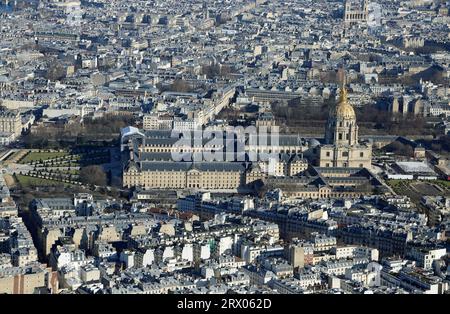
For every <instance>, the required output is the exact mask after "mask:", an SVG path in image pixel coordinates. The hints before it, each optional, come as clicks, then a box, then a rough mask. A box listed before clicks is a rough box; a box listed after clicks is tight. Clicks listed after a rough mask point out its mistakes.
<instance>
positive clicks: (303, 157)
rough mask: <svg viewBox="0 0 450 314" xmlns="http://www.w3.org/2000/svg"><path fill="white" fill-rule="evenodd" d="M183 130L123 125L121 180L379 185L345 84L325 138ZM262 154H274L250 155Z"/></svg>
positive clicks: (241, 187) (213, 185)
mask: <svg viewBox="0 0 450 314" xmlns="http://www.w3.org/2000/svg"><path fill="white" fill-rule="evenodd" d="M189 132H194V131H189ZM183 134H184V135H183ZM189 135H190V136H187V137H186V138H184V136H186V131H185V132H184V133H177V132H171V131H164V130H147V131H143V130H139V129H137V128H133V127H127V128H125V129H123V130H122V137H121V150H122V154H123V186H124V187H127V188H141V189H145V190H154V189H172V190H185V189H189V190H199V191H202V190H203V191H215V192H243V193H247V192H249V191H254V190H257V189H259V188H261V187H262V186H266V187H268V188H272V189H275V188H280V189H282V190H283V192H284V194H285V195H288V196H291V197H306V198H327V197H358V196H360V195H366V194H371V193H372V192H373V188H374V187H375V186H380V185H381V183H380V182H378V180H376V179H375V176H374V175H373V174H372V173H371V172H370V169H371V158H372V146H371V144H369V143H367V142H359V140H358V127H357V124H356V115H355V112H354V110H353V108H352V106H351V105H350V104H348V102H347V92H346V90H345V89H344V88H343V89H342V91H341V96H340V99H339V101H338V103H337V105H336V106H334V107H333V108H331V110H330V116H329V120H328V124H327V131H326V136H325V139H319V140H317V139H305V138H300V137H299V136H297V135H286V134H271V133H269V134H268V137H264V136H262V135H255V134H250V135H248V134H247V135H245V136H241V137H237V136H235V135H233V136H230V134H229V133H228V134H227V133H226V132H224V134H220V136H221V137H220V136H219V137H214V139H215V140H217V141H215V142H212V141H211V139H200V140H194V139H193V138H194V137H195V136H196V135H195V134H193V133H190V134H189ZM227 135H228V136H227ZM272 135H273V136H272ZM255 137H256V138H255ZM180 143H182V144H181V145H180ZM239 147H240V149H237V148H239ZM211 150H213V152H218V153H225V152H232V153H231V155H230V153H228V155H225V156H224V157H223V159H220V158H219V159H218V161H205V158H203V157H204V153H205V152H210V151H211ZM235 151H238V152H237V153H236V152H235ZM264 155H266V157H267V155H268V156H270V157H271V158H272V161H271V162H269V160H268V159H267V158H266V159H263V158H255V156H259V157H262V156H264ZM174 156H175V157H176V158H174ZM225 158H226V159H225Z"/></svg>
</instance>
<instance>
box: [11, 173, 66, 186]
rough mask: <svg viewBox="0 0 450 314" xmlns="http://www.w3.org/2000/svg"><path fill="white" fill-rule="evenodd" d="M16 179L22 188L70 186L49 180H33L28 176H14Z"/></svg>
mask: <svg viewBox="0 0 450 314" xmlns="http://www.w3.org/2000/svg"><path fill="white" fill-rule="evenodd" d="M15 177H16V179H17V181H19V183H20V185H21V186H22V187H30V186H60V185H62V184H65V185H71V184H69V183H64V182H61V181H57V180H49V179H42V178H34V177H30V176H24V175H21V174H16V176H15Z"/></svg>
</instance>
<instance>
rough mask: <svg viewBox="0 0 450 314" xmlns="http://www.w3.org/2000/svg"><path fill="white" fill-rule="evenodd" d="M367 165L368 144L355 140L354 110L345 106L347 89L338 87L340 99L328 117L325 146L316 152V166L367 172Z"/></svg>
mask: <svg viewBox="0 0 450 314" xmlns="http://www.w3.org/2000/svg"><path fill="white" fill-rule="evenodd" d="M371 164H372V145H371V144H370V143H368V142H360V141H359V138H358V125H357V123H356V114H355V110H354V109H353V107H352V105H350V104H349V103H348V99H347V90H346V89H345V88H342V90H341V95H340V99H339V101H338V103H337V105H336V106H334V107H333V108H331V110H330V113H329V116H328V121H327V125H326V132H325V143H324V144H323V145H321V146H320V148H319V152H318V166H319V167H323V168H330V167H336V168H367V169H371Z"/></svg>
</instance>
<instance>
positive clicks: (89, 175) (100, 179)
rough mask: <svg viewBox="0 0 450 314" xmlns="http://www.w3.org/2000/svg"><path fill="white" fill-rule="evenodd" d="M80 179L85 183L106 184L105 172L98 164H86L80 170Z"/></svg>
mask: <svg viewBox="0 0 450 314" xmlns="http://www.w3.org/2000/svg"><path fill="white" fill-rule="evenodd" d="M80 180H81V182H83V183H85V184H91V185H100V186H105V185H107V178H106V173H105V171H104V170H103V168H102V167H100V166H96V165H93V166H86V167H83V168H81V170H80Z"/></svg>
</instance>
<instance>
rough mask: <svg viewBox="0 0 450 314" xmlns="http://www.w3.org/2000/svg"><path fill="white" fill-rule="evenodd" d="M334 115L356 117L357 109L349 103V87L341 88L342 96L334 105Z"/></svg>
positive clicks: (343, 117) (341, 117)
mask: <svg viewBox="0 0 450 314" xmlns="http://www.w3.org/2000/svg"><path fill="white" fill-rule="evenodd" d="M333 116H334V117H336V118H337V119H346V120H348V119H356V114H355V110H354V109H353V106H352V105H350V104H349V103H348V99H347V89H346V88H345V87H343V88H342V89H341V96H340V97H339V102H338V104H337V105H336V107H334V112H333Z"/></svg>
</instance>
